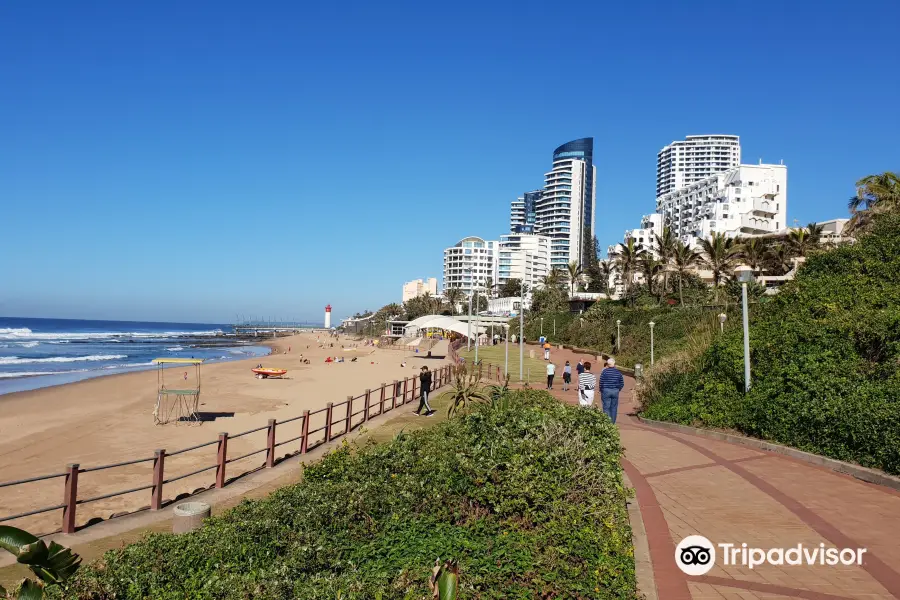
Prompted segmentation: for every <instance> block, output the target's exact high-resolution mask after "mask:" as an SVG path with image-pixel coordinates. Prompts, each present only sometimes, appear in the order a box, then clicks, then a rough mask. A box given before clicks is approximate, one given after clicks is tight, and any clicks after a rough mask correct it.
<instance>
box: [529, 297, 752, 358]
mask: <svg viewBox="0 0 900 600" xmlns="http://www.w3.org/2000/svg"><path fill="white" fill-rule="evenodd" d="M723 310H727V311H728V315H729V316H728V320H727V321H726V325H727V327H726V330H728V329H731V328H737V327H740V316H739V315H740V313H738V312H736V307H735V306H734V305H732V306H730V307H728V308H725V307H723V306H716V307H701V306H685V307H680V306H679V307H668V306H658V307H636V308H630V307H626V306H622V304H621V303H619V302H616V301H601V302H598V303H596V304H594V305H593V306H592V307H591V308H590V309H588V310H587V311H585V313H584V314H582V315H573V314H571V313H568V312H565V313H545V314H536V315H529V316H528V320H527V321H526V323H525V339H527V340H533V341H537V340H538V338H539V337H540V335H541V321H540V319H541V317H543V319H544V322H543V332H544V336H546V337H547V338H548V339H549V340H550V342H551V343H553V344H567V345H572V346H574V347H576V348H585V349H591V350H593V351H594V352H595V353H597V354H600V353H605V354H612V355H614V356H615V357H616V361H617V362H618V363H619V364H620V365H622V366H626V367H632V366H634V364H635V363H643V364H644V365H649V364H650V326H649V323H650V321H653V322H654V323H655V325H654V331H653V338H654V339H653V344H654V355H655V359H656V360H661V359H663V358H665V357H667V356H671V355H674V354H676V353H678V352H680V351H682V350H686V349H688V348H689V346H691V344H693V343H694V342H695V338H698V337H700V338H702V341H700V342H698V343H701V344H702V346H703V347H704V348H705V347H706V345H707V344H708V343H709V341H710V338H712V337H713V336H714V335H715V334H716V333H717V332H718V329H719V324H718V320H717V316H718V314H719V313H720V312H722V311H723ZM581 319H584V322H583V323H582V321H581ZM554 320H555V321H556V334H555V335H554V333H553V323H554ZM616 320H620V321H622V325H621V332H622V347H621V350H620V351H618V352H616V351H615V344H616ZM511 327H512V329H511V331H512V332H513V333H516V332H518V330H519V323H518V321H516V322H515V323H513V322H512V321H511Z"/></svg>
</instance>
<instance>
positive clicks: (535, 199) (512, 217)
mask: <svg viewBox="0 0 900 600" xmlns="http://www.w3.org/2000/svg"><path fill="white" fill-rule="evenodd" d="M543 195H544V191H543V190H534V191H531V192H525V194H523V195H522V196H519V197H518V198H516V199H515V200H513V202H512V204H511V205H510V211H509V230H510V231H511V232H512V233H535V229H536V228H537V215H536V213H535V210H536V208H537V205H538V203H540V201H541V198H542V197H543Z"/></svg>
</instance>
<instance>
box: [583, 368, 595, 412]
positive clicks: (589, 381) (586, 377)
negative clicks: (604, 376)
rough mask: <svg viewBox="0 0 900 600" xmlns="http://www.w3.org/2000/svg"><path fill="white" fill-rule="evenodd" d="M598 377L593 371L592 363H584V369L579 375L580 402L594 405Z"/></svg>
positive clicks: (585, 404)
mask: <svg viewBox="0 0 900 600" xmlns="http://www.w3.org/2000/svg"><path fill="white" fill-rule="evenodd" d="M596 387H597V378H596V377H595V376H594V374H593V373H591V363H589V362H586V363H584V371H583V372H582V373H581V374H580V375H579V376H578V404H580V405H581V406H592V405H593V404H594V388H596Z"/></svg>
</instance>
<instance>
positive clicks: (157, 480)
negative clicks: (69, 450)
mask: <svg viewBox="0 0 900 600" xmlns="http://www.w3.org/2000/svg"><path fill="white" fill-rule="evenodd" d="M452 373H453V371H452V367H451V366H450V365H447V366H444V367H441V368H439V369H436V370H435V371H434V372H433V375H432V389H433V390H437V389H439V388H441V387H443V386H444V385H447V384H448V383H450V380H451V377H452ZM418 383H419V378H418V377H417V376H413V377H408V378H406V379H403V380H402V381H400V380H394V381H393V383H383V384H381V387H380V388H377V389H374V390H371V389H368V390H366V391H365V392H364V393H363V394H360V395H359V396H348V397H347V399H346V400H344V401H343V402H340V403H338V404H333V403H331V402H329V403H328V404H327V405H326V406H325V408H321V409H319V410H315V411H309V410H306V411H304V412H303V414H302V415H300V416H297V417H293V418H291V419H284V420H282V421H276V420H275V419H269V422H268V424H266V425H263V426H262V427H257V428H256V429H250V430H249V431H243V432H241V433H237V434H234V435H230V434H228V433H220V434H219V435H218V437H217V439H215V440H211V441H209V442H206V443H203V444H198V445H196V446H191V447H190V448H182V449H180V450H175V451H174V452H167V451H166V450H165V449H159V450H156V451H154V453H153V456H148V457H146V458H138V459H135V460H128V461H123V462H118V463H112V464H108V465H100V466H96V467H82V466H81V465H79V464H77V463H73V464H69V465H67V466H66V468H65V470H64V471H62V472H61V473H52V474H49V475H40V476H37V477H29V478H27V479H19V480H16V481H6V482H0V489H2V488H7V487H12V486H19V485H26V484H29V483H33V482H37V481H45V480H49V479H61V480H62V483H63V497H62V503H61V504H56V505H53V506H45V507H43V508H37V509H34V510H30V511H27V512H23V513H19V514H13V515H5V516H0V523H3V522H7V521H13V520H15V519H22V518H25V517H29V516H32V515H39V514H43V513H47V512H52V511H56V510H62V532H63V533H74V532H75V530H76V529H77V523H76V515H77V509H78V507H79V506H80V505H82V504H87V503H89V502H96V501H98V500H105V499H107V498H113V497H116V496H122V495H125V494H131V493H134V492H142V491H147V490H150V506H149V508H150V510H160V509H162V508H163V506H166V505H168V504H170V503H171V502H172V501H164V500H163V490H164V488H165V485H166V484H169V483H174V482H176V481H179V480H181V479H184V478H187V477H192V476H195V475H199V474H201V473H205V472H208V471H215V484H214V485H215V487H216V488H223V487H225V486H226V485H227V484H228V483H230V481H233V480H234V479H236V478H237V477H233V478H232V479H231V480H228V479H226V471H227V469H228V465H229V464H231V463H234V462H237V461H240V460H243V459H246V458H249V457H252V456H254V455H257V454H263V453H265V462H264V463H263V464H262V465H260V467H257V468H262V467H264V468H272V467H274V466H275V465H276V464H277V463H279V462H281V461H282V460H285V459H287V458H290V457H292V456H296V455H298V454H306V453H307V452H309V451H310V450H312V449H313V448H316V447H318V446H320V445H322V444H325V443H327V442H330V441H331V440H333V439H336V438H339V437H341V436H344V435H347V434H348V433H350V432H351V431H353V430H354V429H356V428H358V427H359V426H360V425H362V424H363V423H365V422H367V421H370V420H371V419H374V418H376V417H378V416H379V415H383V414H384V413H386V412H389V411H391V410H393V409H395V408H397V407H399V406H402V405H403V404H406V403H408V402H413V401H415V400H416V394H417V390H416V386H417V385H418ZM313 421H316V423H313ZM292 422H299V425H300V426H301V429H300V431H301V433H300V435H297V436H294V437H290V438H288V439H282V440H279V439H278V431H280V430H281V429H283V426H284V425H287V424H289V423H292ZM319 423H321V425H319ZM314 424H315V425H318V426H316V427H313V425H314ZM263 430H266V431H267V435H266V445H265V447H263V448H259V449H257V450H254V451H252V452H248V453H245V454H243V455H241V456H233V457H229V455H228V442H229V440H234V439H237V438H241V437H243V436H247V435H250V434H252V433H256V432H260V431H263ZM293 442H299V443H300V449H299V450H297V451H295V452H292V453H289V454H286V455H284V456H282V457H281V458H276V449H277V448H278V447H279V446H284V445H285V444H290V443H293ZM213 445H215V446H216V447H217V452H216V462H215V464H212V465H207V466H204V467H202V468H200V469H197V470H194V471H192V472H190V473H184V474H180V475H178V476H176V477H170V478H166V474H165V473H166V471H165V465H166V459H167V458H170V457H173V456H177V455H180V454H185V453H188V452H192V451H196V450H199V449H201V448H206V447H208V446H213ZM140 463H152V466H153V476H152V481H151V482H150V483H148V484H147V485H142V486H138V487H135V488H131V489H127V490H120V491H116V492H112V493H108V494H102V495H98V496H94V497H90V498H84V497H79V495H78V477H79V475H82V474H85V473H92V472H96V471H104V470H107V469H115V468H120V467H125V466H128V465H136V464H140ZM253 470H256V468H254V469H251V470H250V471H253ZM250 471H244V472H242V473H240V474H239V475H238V477H239V476H240V475H244V474H246V473H248V472H250Z"/></svg>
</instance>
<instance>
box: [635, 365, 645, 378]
mask: <svg viewBox="0 0 900 600" xmlns="http://www.w3.org/2000/svg"><path fill="white" fill-rule="evenodd" d="M643 377H644V365H642V364H641V363H635V364H634V378H635V379H641V378H643Z"/></svg>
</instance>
